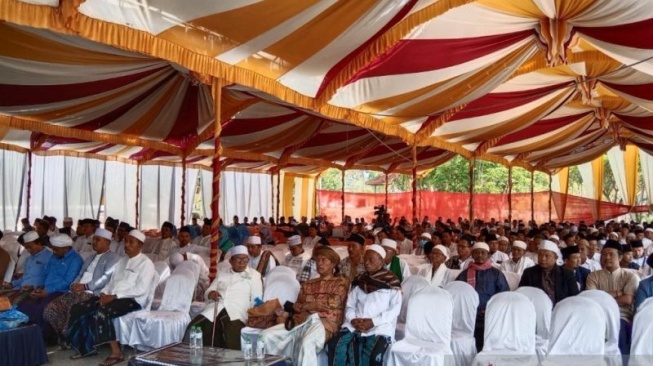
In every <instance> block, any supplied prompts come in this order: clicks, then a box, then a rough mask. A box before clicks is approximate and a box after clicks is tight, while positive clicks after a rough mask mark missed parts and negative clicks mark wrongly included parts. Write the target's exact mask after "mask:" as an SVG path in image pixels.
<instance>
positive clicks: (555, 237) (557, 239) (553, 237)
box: [549, 234, 560, 241]
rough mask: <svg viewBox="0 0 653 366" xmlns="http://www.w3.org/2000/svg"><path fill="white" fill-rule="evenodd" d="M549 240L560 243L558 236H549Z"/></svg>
mask: <svg viewBox="0 0 653 366" xmlns="http://www.w3.org/2000/svg"><path fill="white" fill-rule="evenodd" d="M549 239H552V240H555V241H560V237H559V236H558V235H555V234H553V235H549Z"/></svg>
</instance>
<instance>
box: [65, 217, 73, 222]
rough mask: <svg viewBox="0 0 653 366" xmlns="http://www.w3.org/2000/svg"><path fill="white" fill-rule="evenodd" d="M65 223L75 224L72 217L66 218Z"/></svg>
mask: <svg viewBox="0 0 653 366" xmlns="http://www.w3.org/2000/svg"><path fill="white" fill-rule="evenodd" d="M63 222H73V218H72V217H64V218H63Z"/></svg>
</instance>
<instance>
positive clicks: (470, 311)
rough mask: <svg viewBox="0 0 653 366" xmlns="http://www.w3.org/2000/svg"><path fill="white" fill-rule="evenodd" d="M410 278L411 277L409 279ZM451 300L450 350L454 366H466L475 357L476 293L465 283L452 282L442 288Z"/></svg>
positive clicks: (477, 301) (477, 300)
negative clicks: (449, 295)
mask: <svg viewBox="0 0 653 366" xmlns="http://www.w3.org/2000/svg"><path fill="white" fill-rule="evenodd" d="M411 278H412V277H411ZM444 289H445V290H446V291H448V292H449V293H450V294H451V297H452V299H453V327H452V329H451V350H452V351H453V354H454V356H455V361H456V366H467V365H469V364H471V363H472V361H473V360H474V357H476V340H475V339H474V326H475V323H476V309H477V308H478V303H479V298H478V293H477V292H476V290H475V289H474V287H472V286H471V285H469V284H468V283H467V282H463V281H454V282H450V283H448V284H447V285H446V286H444Z"/></svg>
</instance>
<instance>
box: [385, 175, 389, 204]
mask: <svg viewBox="0 0 653 366" xmlns="http://www.w3.org/2000/svg"><path fill="white" fill-rule="evenodd" d="M385 208H386V210H387V209H388V173H387V172H386V173H385Z"/></svg>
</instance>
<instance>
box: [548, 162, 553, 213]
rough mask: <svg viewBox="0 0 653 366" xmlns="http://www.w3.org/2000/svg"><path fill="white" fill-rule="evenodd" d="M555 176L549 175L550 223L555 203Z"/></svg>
mask: <svg viewBox="0 0 653 366" xmlns="http://www.w3.org/2000/svg"><path fill="white" fill-rule="evenodd" d="M552 186H553V176H551V173H549V222H551V209H552V208H553V207H552V205H551V202H552V201H553V188H552Z"/></svg>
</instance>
